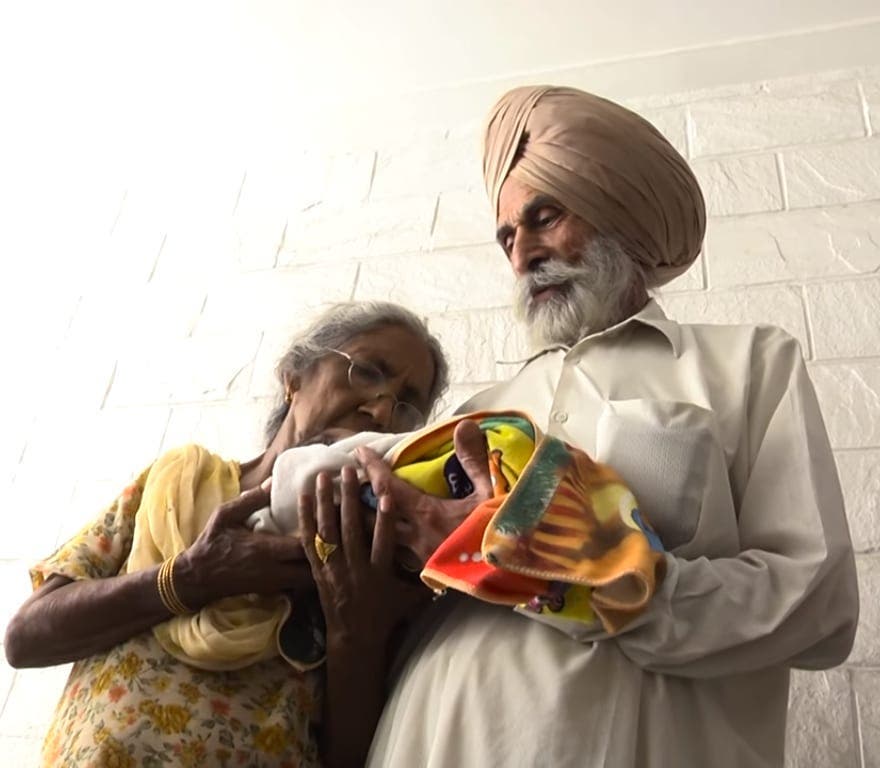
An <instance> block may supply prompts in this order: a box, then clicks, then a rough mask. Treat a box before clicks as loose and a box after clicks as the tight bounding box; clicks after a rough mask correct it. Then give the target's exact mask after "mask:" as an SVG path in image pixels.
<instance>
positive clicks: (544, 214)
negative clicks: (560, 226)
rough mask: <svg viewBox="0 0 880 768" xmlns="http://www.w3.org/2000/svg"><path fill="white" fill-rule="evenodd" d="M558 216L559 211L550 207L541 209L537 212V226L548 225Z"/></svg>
mask: <svg viewBox="0 0 880 768" xmlns="http://www.w3.org/2000/svg"><path fill="white" fill-rule="evenodd" d="M558 217H559V211H554V210H553V209H551V208H546V209H543V210H541V211H540V212H539V213H538V218H537V222H538V226H539V227H549V226H550V225H551V224H552V223H553V222H554V221H556V219H557V218H558Z"/></svg>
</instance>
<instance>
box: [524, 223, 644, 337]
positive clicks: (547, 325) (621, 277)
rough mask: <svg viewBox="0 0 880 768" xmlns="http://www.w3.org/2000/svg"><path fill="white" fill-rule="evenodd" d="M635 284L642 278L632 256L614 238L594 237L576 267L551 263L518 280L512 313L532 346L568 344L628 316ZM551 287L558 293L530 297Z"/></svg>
mask: <svg viewBox="0 0 880 768" xmlns="http://www.w3.org/2000/svg"><path fill="white" fill-rule="evenodd" d="M639 285H644V276H643V274H642V271H641V269H640V267H639V266H638V265H637V264H636V263H635V261H634V260H633V259H632V257H630V256H629V255H628V254H627V253H626V252H625V251H624V250H623V249H622V248H621V247H620V246H619V245H618V244H617V243H616V242H614V241H613V240H608V239H605V238H594V239H593V240H591V241H590V242H589V243H588V244H587V246H586V247H585V248H584V251H583V253H582V255H581V257H580V259H578V260H577V261H575V262H574V263H567V262H564V261H560V260H559V259H550V260H548V261H546V262H544V263H543V264H541V265H540V267H539V268H538V269H536V270H535V271H534V272H529V273H528V274H526V275H524V276H523V277H521V278H519V279H518V280H517V283H516V295H515V297H514V305H513V306H514V314H515V315H516V317H517V319H518V320H521V321H523V322H525V324H526V325H527V327H528V333H529V337H530V340H531V342H532V343H533V344H534V345H536V346H539V347H542V346H548V345H552V344H565V345H566V346H571V345H573V344H574V343H575V342H577V341H578V339H581V338H583V337H584V336H587V335H588V334H590V333H596V332H597V331H602V330H604V329H606V328H609V327H611V326H612V325H614V324H615V323H617V322H619V321H621V320H623V319H624V318H625V317H627V316H628V314H629V310H630V307H629V304H630V302H631V301H632V300H633V293H634V288H636V287H638V286H639ZM549 286H562V289H561V290H560V291H559V292H558V293H557V294H555V295H552V296H550V297H549V298H547V299H544V300H543V301H540V302H535V301H534V300H533V298H532V296H533V295H534V294H535V293H536V292H537V291H540V290H541V289H542V288H547V287H549Z"/></svg>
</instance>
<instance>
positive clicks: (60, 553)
mask: <svg viewBox="0 0 880 768" xmlns="http://www.w3.org/2000/svg"><path fill="white" fill-rule="evenodd" d="M148 474H149V469H147V470H144V471H143V472H142V473H141V474H140V476H139V477H138V478H137V479H136V480H135V481H134V482H133V483H132V484H131V485H129V486H128V487H127V488H126V489H125V490H124V491H122V493H120V494H119V496H117V497H116V499H115V500H114V501H113V503H112V504H110V505H109V506H108V507H107V508H106V509H104V511H103V512H101V514H99V515H98V517H97V518H96V519H95V520H93V521H92V522H90V523H88V524H87V525H85V526H84V527H83V528H82V529H81V530H80V531H79V533H77V534H76V535H75V536H73V538H71V539H70V540H69V541H67V542H66V543H64V544H62V545H61V546H60V547H59V548H58V549H57V550H56V551H55V552H54V553H53V554H52V555H50V556H49V557H47V558H45V559H44V560H41V561H40V562H38V563H36V564H35V565H34V566H32V567H31V569H30V576H31V584H32V586H33V588H34V589H38V588H39V587H41V586H42V585H43V583H44V582H45V581H46V579H48V578H49V577H50V576H52V575H53V574H57V575H59V576H65V577H67V578H68V579H73V580H74V581H78V580H82V579H104V578H107V577H109V576H115V575H116V574H118V573H119V571H120V570H121V568H122V565H123V563H125V560H126V558H127V557H128V554H129V552H130V551H131V542H132V537H133V535H134V522H135V515H136V514H137V511H138V507H139V506H140V502H141V495H142V494H143V490H144V484H145V483H146V479H147V475H148Z"/></svg>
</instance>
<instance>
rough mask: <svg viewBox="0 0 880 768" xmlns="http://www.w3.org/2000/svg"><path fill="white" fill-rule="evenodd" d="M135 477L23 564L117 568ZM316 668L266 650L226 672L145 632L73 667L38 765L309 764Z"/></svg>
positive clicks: (291, 767) (134, 506)
mask: <svg viewBox="0 0 880 768" xmlns="http://www.w3.org/2000/svg"><path fill="white" fill-rule="evenodd" d="M148 473H149V469H148V470H146V471H145V472H144V473H142V474H141V476H140V477H139V478H138V479H137V480H136V481H135V482H134V483H133V484H132V485H131V486H129V487H128V488H126V489H125V491H123V492H122V494H121V495H120V496H119V497H118V498H117V499H116V500H115V501H114V503H113V504H112V505H111V506H110V507H109V508H108V509H107V510H106V511H105V512H104V513H103V514H101V515H100V516H99V517H98V519H97V520H96V521H94V522H93V523H91V524H89V525H87V526H86V527H85V528H83V529H82V530H81V531H80V532H79V533H78V534H77V535H76V536H74V537H73V538H72V539H71V540H70V541H68V542H67V543H66V544H64V545H62V546H61V548H60V549H58V551H56V552H55V553H54V554H53V555H52V556H51V557H49V558H47V559H45V560H43V561H41V562H39V563H37V564H36V565H35V566H34V567H33V568H32V569H31V579H32V581H33V585H34V588H35V589H36V588H37V587H39V586H40V585H41V584H42V583H43V582H44V581H45V580H46V579H47V578H48V577H49V576H50V575H52V574H59V575H61V576H66V577H67V578H70V579H74V580H78V579H100V578H108V577H110V576H114V575H116V574H117V573H119V571H120V569H121V568H122V566H123V564H124V562H125V559H126V557H127V556H128V552H129V550H130V547H131V541H132V535H133V532H134V520H135V514H136V513H137V510H138V506H139V504H140V499H141V494H142V492H143V488H144V483H145V481H146V477H147V475H148ZM319 693H320V687H319V677H318V675H317V673H306V674H301V673H298V672H296V671H295V670H294V669H293V668H292V667H290V666H289V665H288V664H287V663H286V662H285V661H284V660H283V659H282V658H280V657H276V658H274V659H270V660H267V661H263V662H260V663H257V664H253V665H251V666H249V667H246V668H244V669H240V670H235V671H231V672H209V671H204V670H200V669H196V668H195V667H190V666H188V665H187V664H184V663H183V662H180V661H178V660H177V659H175V658H174V657H173V656H170V655H169V654H168V653H166V652H165V651H164V650H163V649H162V647H161V646H160V645H159V643H158V642H157V641H156V639H155V638H154V637H153V634H152V632H145V633H143V634H140V635H137V636H135V637H133V638H131V639H130V640H128V641H126V642H124V643H120V644H119V645H117V646H116V647H114V648H113V649H111V650H110V651H108V652H107V653H102V654H98V655H95V656H91V657H89V658H86V659H82V660H80V661H78V662H76V663H75V664H74V665H73V669H72V670H71V673H70V677H69V679H68V681H67V684H66V686H65V688H64V692H63V693H62V696H61V700H60V701H59V702H58V706H57V708H56V710H55V716H54V719H53V721H52V725H51V727H50V728H49V733H48V734H47V736H46V740H45V742H44V744H43V751H42V765H43V766H44V767H45V768H49V766H51V767H52V768H56V767H58V768H60V767H62V766H63V768H158V767H159V766H173V767H174V768H188V766H199V767H200V768H213V767H214V766H216V767H217V768H227V766H228V767H229V768H232V767H233V766H245V767H246V768H300V767H301V766H314V765H317V764H318V760H317V748H316V745H315V740H314V738H313V736H312V733H311V725H312V724H313V723H314V722H315V720H316V719H317V717H318V713H319V711H320V702H319V701H318V697H319Z"/></svg>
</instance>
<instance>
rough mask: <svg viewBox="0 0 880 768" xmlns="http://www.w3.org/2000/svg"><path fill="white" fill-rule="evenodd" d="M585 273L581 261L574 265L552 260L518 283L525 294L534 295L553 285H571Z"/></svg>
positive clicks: (524, 276) (523, 277)
mask: <svg viewBox="0 0 880 768" xmlns="http://www.w3.org/2000/svg"><path fill="white" fill-rule="evenodd" d="M583 273H584V264H583V261H582V260H580V259H579V260H578V261H577V262H575V263H574V264H569V263H568V262H564V261H560V260H558V259H551V260H549V261H545V262H544V263H543V264H541V265H540V266H539V267H538V268H537V269H536V270H535V271H534V272H529V273H528V274H526V275H523V276H522V277H521V278H520V279H519V281H518V282H519V284H520V285H519V287H520V288H521V289H522V290H523V291H524V292H528V293H530V294H533V293H537V292H538V291H540V290H543V289H544V288H549V287H550V286H551V285H560V284H562V283H569V282H571V281H573V280H576V279H578V278H582V276H583Z"/></svg>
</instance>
